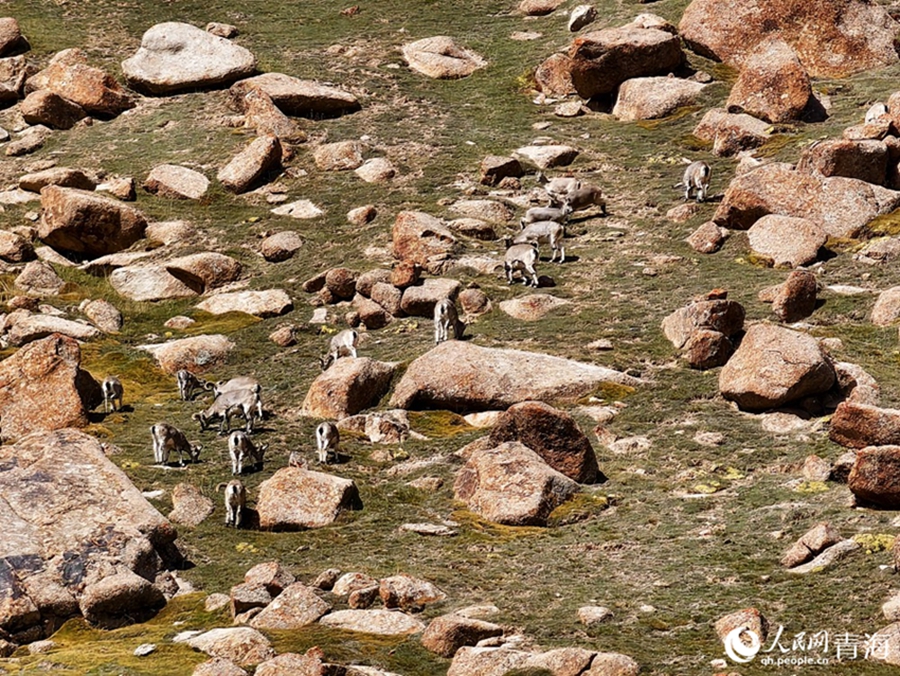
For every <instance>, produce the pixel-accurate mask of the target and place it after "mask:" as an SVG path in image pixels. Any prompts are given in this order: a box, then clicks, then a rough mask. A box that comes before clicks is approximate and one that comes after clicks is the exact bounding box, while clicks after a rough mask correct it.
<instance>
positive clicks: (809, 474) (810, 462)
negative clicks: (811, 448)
mask: <svg viewBox="0 0 900 676" xmlns="http://www.w3.org/2000/svg"><path fill="white" fill-rule="evenodd" d="M800 473H801V474H802V475H803V478H804V479H806V480H807V481H822V482H824V481H828V480H829V479H830V478H831V463H830V462H828V461H827V460H825V459H824V458H820V457H819V456H818V455H815V454H813V455H808V456H806V460H804V461H803V467H802V468H801V470H800Z"/></svg>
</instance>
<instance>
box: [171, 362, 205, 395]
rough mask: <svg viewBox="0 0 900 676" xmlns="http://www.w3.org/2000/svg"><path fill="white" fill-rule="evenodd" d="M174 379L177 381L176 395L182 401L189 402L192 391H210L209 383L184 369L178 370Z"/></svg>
mask: <svg viewBox="0 0 900 676" xmlns="http://www.w3.org/2000/svg"><path fill="white" fill-rule="evenodd" d="M175 379H176V380H177V381H178V393H179V394H180V395H181V400H182V401H190V400H191V398H192V397H193V395H194V390H201V389H202V390H209V389H212V384H211V383H208V382H206V381H205V380H202V379H200V378H198V377H197V376H195V375H194V374H193V373H191V372H190V371H187V370H185V369H181V370H179V371H178V372H177V373H176V374H175Z"/></svg>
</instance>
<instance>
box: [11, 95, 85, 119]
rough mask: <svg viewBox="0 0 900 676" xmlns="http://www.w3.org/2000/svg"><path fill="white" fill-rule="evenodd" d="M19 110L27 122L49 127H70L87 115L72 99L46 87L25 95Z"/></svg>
mask: <svg viewBox="0 0 900 676" xmlns="http://www.w3.org/2000/svg"><path fill="white" fill-rule="evenodd" d="M19 111H20V112H21V113H22V117H23V118H24V119H25V121H26V122H27V123H28V124H42V125H45V126H47V127H50V128H51V129H71V128H72V127H74V126H75V124H76V123H77V122H78V121H79V120H82V119H84V117H85V116H86V115H87V113H86V112H85V111H84V108H82V107H81V106H79V105H78V104H77V103H75V102H74V101H69V100H68V99H66V98H63V97H62V96H60V95H59V94H57V93H55V92H52V91H49V90H47V89H39V90H38V91H35V92H32V93H31V94H29V95H28V96H26V97H25V100H24V101H22V103H21V104H20V105H19Z"/></svg>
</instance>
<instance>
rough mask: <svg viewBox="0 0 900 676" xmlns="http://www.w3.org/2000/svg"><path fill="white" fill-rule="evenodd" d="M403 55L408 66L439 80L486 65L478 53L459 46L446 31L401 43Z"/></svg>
mask: <svg viewBox="0 0 900 676" xmlns="http://www.w3.org/2000/svg"><path fill="white" fill-rule="evenodd" d="M403 58H404V59H406V62H407V63H408V64H409V67H410V69H412V70H414V71H416V72H417V73H421V74H422V75H427V76H428V77H433V78H437V79H441V80H448V79H456V78H461V77H466V76H468V75H471V74H472V73H474V72H475V71H476V70H478V69H479V68H484V67H485V66H486V65H487V61H485V60H484V59H483V58H481V57H480V56H479V55H478V54H476V53H475V52H473V51H470V50H468V49H465V48H464V47H460V46H458V45H457V44H456V43H455V42H454V41H453V38H451V37H448V36H446V35H436V36H434V37H431V38H423V39H422V40H416V41H415V42H411V43H409V44H406V45H403Z"/></svg>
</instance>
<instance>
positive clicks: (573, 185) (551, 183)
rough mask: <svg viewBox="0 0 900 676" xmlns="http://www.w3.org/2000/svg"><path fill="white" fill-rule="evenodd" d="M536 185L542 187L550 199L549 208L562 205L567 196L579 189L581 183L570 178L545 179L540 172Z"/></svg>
mask: <svg viewBox="0 0 900 676" xmlns="http://www.w3.org/2000/svg"><path fill="white" fill-rule="evenodd" d="M537 180H538V183H541V184H542V185H543V186H544V190H545V191H546V192H547V195H548V196H549V197H550V206H556V205H559V204H562V203H563V201H564V200H565V199H566V197H568V195H569V194H570V193H571V192H573V191H575V190H578V189H579V188H581V185H582V184H581V181H580V180H579V179H577V178H572V177H570V176H557V177H556V178H547V177H546V176H544V174H543V173H542V172H540V171H539V172H538V174H537Z"/></svg>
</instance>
